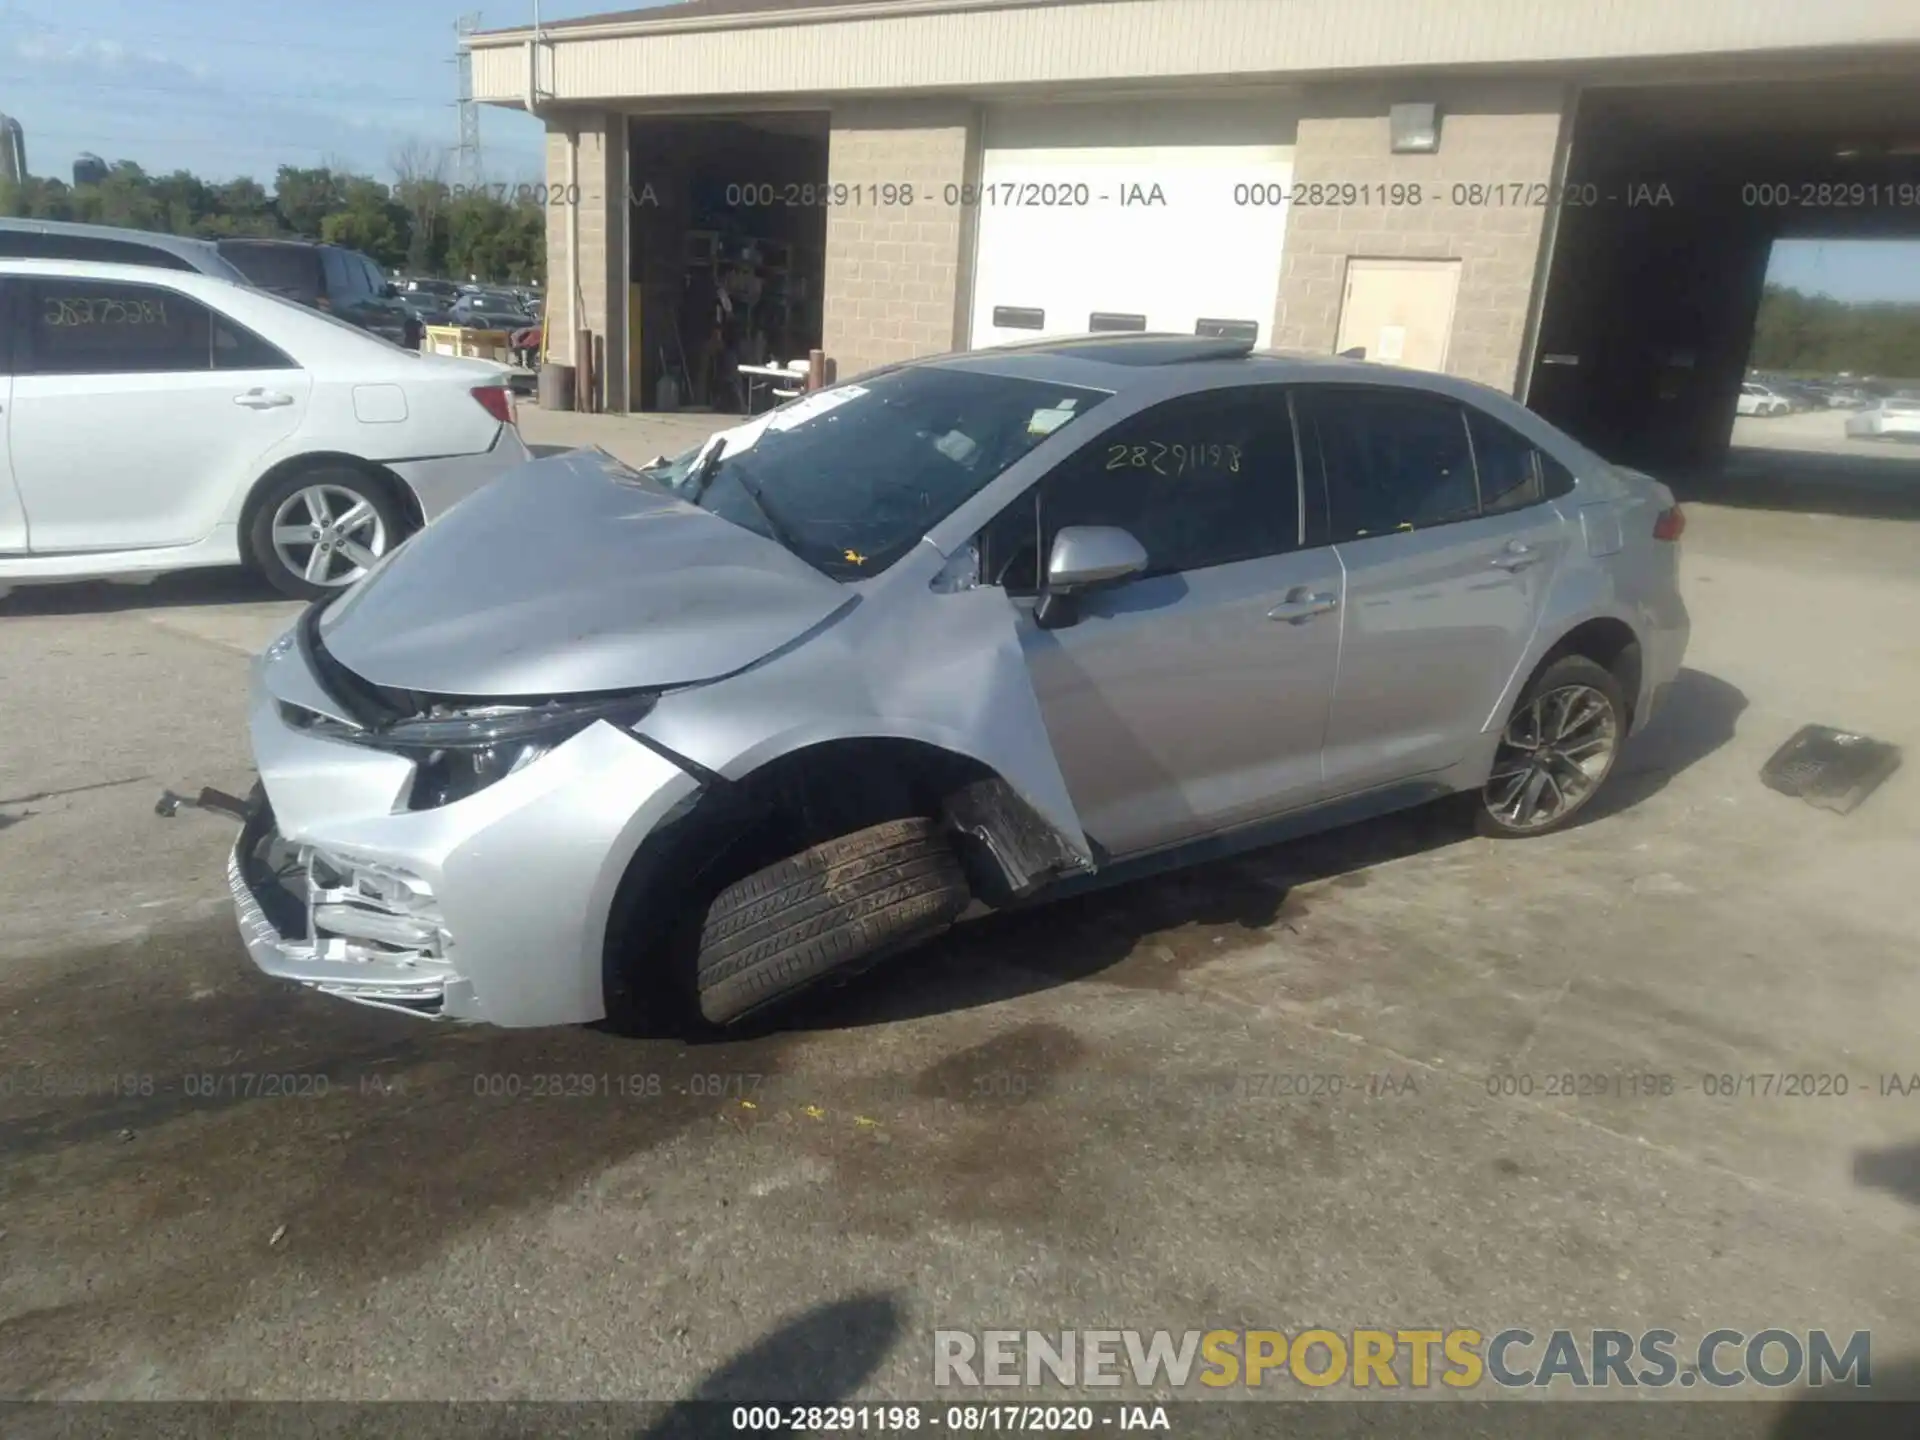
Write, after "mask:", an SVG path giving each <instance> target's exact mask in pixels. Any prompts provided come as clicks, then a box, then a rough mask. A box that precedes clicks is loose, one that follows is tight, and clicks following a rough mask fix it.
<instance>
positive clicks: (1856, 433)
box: [1847, 395, 1920, 440]
mask: <svg viewBox="0 0 1920 1440" xmlns="http://www.w3.org/2000/svg"><path fill="white" fill-rule="evenodd" d="M1847 434H1849V435H1851V436H1853V437H1854V438H1855V439H1856V440H1883V439H1885V440H1920V395H1889V396H1887V397H1885V398H1884V399H1881V400H1877V401H1875V402H1874V403H1873V404H1872V405H1870V406H1868V407H1867V408H1866V409H1864V410H1860V411H1856V412H1855V413H1854V414H1852V415H1849V416H1848V417H1847Z"/></svg>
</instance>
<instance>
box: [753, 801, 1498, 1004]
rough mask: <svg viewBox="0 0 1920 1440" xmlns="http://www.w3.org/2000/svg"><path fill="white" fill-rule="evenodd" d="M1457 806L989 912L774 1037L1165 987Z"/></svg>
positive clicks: (863, 979) (1350, 880)
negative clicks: (1036, 999)
mask: <svg viewBox="0 0 1920 1440" xmlns="http://www.w3.org/2000/svg"><path fill="white" fill-rule="evenodd" d="M1472 834H1473V830H1472V825H1471V822H1470V818H1469V817H1468V815H1467V812H1466V811H1465V810H1464V809H1462V808H1461V807H1460V806H1458V805H1449V804H1444V803H1443V804H1438V805H1427V806H1422V807H1420V808H1418V809H1414V810H1408V811H1404V812H1402V813H1400V814H1397V815H1389V816H1384V817H1382V818H1380V819H1377V820H1369V821H1365V822H1363V823H1361V824H1358V825H1351V826H1347V827H1345V828H1343V829H1339V830H1333V831H1328V832H1326V833H1324V834H1320V835H1315V836H1309V837H1306V838H1303V839H1300V840H1294V841H1289V842H1287V843H1286V844H1282V845H1274V846H1270V847H1268V848H1266V849H1262V850H1254V851H1249V852H1248V853H1246V854H1244V855H1239V856H1235V857H1233V858H1231V859H1226V860H1219V861H1213V862H1210V863H1207V864H1202V865H1196V866H1194V867H1192V868H1191V869H1187V870H1179V871H1174V872H1172V873H1169V874H1165V875H1158V876H1154V877H1152V878H1149V879H1142V880H1138V881H1135V882H1132V883H1130V884H1121V885H1115V886H1114V887H1112V888H1110V889H1104V890H1097V891H1093V892H1090V893H1087V894H1083V895H1076V896H1073V897H1070V898H1066V899H1062V900H1059V901H1055V902H1053V903H1051V904H1046V905H1039V906H1036V907H1034V908H1033V909H1031V910H1017V911H1009V912H1007V913H1005V914H1000V915H991V916H987V917H985V918H983V919H981V920H979V921H976V922H974V923H971V924H968V925H964V926H961V927H959V928H957V929H955V930H954V931H952V932H950V933H949V934H947V935H945V936H943V937H941V938H940V939H939V940H936V941H934V942H933V943H932V944H930V945H927V946H925V947H923V948H921V949H918V950H914V951H912V952H909V954H908V955H907V956H905V957H902V958H901V959H900V960H898V961H895V962H889V963H886V964H883V965H881V966H879V967H877V968H875V969H874V970H872V971H869V972H867V973H865V974H863V975H856V976H854V977H851V978H852V983H851V984H850V985H844V986H840V987H835V988H824V989H821V990H819V991H816V992H814V993H812V994H810V995H803V996H801V997H799V998H798V999H796V1000H795V1001H794V1002H793V1003H792V1004H791V1005H790V1006H788V1007H786V1008H785V1009H784V1010H782V1011H780V1012H777V1013H775V1014H774V1015H772V1016H769V1018H768V1020H767V1022H766V1023H767V1025H768V1026H769V1027H773V1028H777V1029H779V1030H786V1031H793V1030H817V1029H843V1028H854V1027H859V1026H863V1025H874V1024H885V1023H889V1022H892V1021H896V1020H903V1019H909V1018H916V1017H919V1016H925V1015H937V1014H944V1013H947V1012H950V1011H956V1010H969V1009H973V1008H976V1007H978V1006H982V1005H991V1004H994V1003H996V1002H998V1001H1001V1000H1008V999H1012V998H1014V997H1016V996H1020V995H1027V994H1032V993H1035V992H1038V991H1042V990H1049V989H1053V988H1055V987H1057V986H1061V985H1067V984H1071V983H1073V982H1074V981H1078V980H1084V979H1087V978H1089V977H1090V976H1094V975H1099V976H1100V977H1101V978H1102V980H1103V981H1105V982H1106V983H1108V984H1115V985H1121V986H1124V987H1127V988H1130V989H1138V990H1147V991H1174V990H1178V989H1179V988H1180V983H1181V976H1182V975H1183V974H1184V973H1185V972H1186V971H1188V970H1191V969H1194V968H1196V967H1198V966H1200V965H1204V964H1206V963H1208V962H1210V961H1213V960H1217V959H1220V958H1222V957H1224V956H1227V955H1230V954H1232V953H1234V952H1235V951H1237V950H1243V949H1249V948H1252V947H1255V946H1259V945H1264V944H1267V943H1268V942H1269V941H1270V940H1271V939H1272V938H1273V932H1274V931H1276V930H1284V929H1288V928H1291V927H1292V926H1293V925H1294V923H1295V922H1297V921H1299V920H1302V919H1304V918H1305V917H1306V916H1307V915H1308V914H1309V913H1310V912H1311V910H1312V908H1313V906H1314V904H1315V903H1316V901H1317V890H1315V889H1314V887H1316V886H1317V885H1319V884H1320V883H1322V882H1324V884H1325V885H1326V886H1328V887H1329V888H1337V889H1358V888H1359V887H1361V886H1363V885H1365V884H1366V883H1367V877H1366V874H1365V871H1366V870H1367V869H1369V868H1370V867H1372V866H1375V865H1380V864H1384V863H1385V862H1387V861H1389V860H1397V859H1401V858H1404V857H1405V856H1408V855H1415V854H1419V853H1422V852H1425V851H1428V850H1434V849H1438V848H1440V847H1442V846H1445V845H1450V844H1453V843H1455V842H1456V841H1460V840H1464V839H1468V838H1470V837H1471V836H1472Z"/></svg>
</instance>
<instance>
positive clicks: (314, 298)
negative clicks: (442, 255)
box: [218, 236, 423, 350]
mask: <svg viewBox="0 0 1920 1440" xmlns="http://www.w3.org/2000/svg"><path fill="white" fill-rule="evenodd" d="M218 244H219V248H220V253H221V255H222V256H224V257H225V258H226V259H228V260H230V261H232V262H233V264H234V265H235V266H237V267H238V268H239V269H240V270H242V271H243V272H245V274H246V276H247V278H248V279H249V280H251V281H252V282H253V283H254V284H255V285H258V286H259V287H260V288H261V289H263V290H270V291H272V292H273V293H274V294H275V295H280V296H284V297H285V298H286V299H288V300H292V301H293V302H295V303H296V304H299V305H308V306H311V307H313V308H314V309H316V310H324V311H326V312H327V313H328V314H330V315H336V316H338V317H339V318H340V319H342V320H344V321H346V322H347V324H349V325H357V326H358V327H359V328H360V329H362V330H366V331H370V332H371V333H373V334H375V335H378V336H380V337H381V338H382V339H384V340H391V341H393V343H394V344H396V345H404V346H405V347H406V348H407V349H409V350H418V349H419V348H420V339H421V332H422V328H423V327H422V324H421V321H420V318H419V317H418V316H417V315H415V314H414V313H413V311H412V310H410V309H409V308H408V307H406V306H405V305H402V304H401V303H400V301H399V292H398V290H396V289H395V287H394V285H393V283H392V282H391V281H389V280H388V279H387V278H386V276H384V275H382V274H381V273H380V267H379V266H378V265H376V264H374V263H373V261H371V260H369V259H368V258H367V257H366V256H365V255H362V254H361V253H360V252H359V251H358V250H349V249H347V248H345V247H344V246H341V245H328V244H325V243H323V242H320V241H314V240H267V239H256V238H253V237H251V236H247V237H234V238H230V239H223V240H220V241H219V242H218Z"/></svg>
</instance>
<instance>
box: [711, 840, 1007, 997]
mask: <svg viewBox="0 0 1920 1440" xmlns="http://www.w3.org/2000/svg"><path fill="white" fill-rule="evenodd" d="M969 898H970V896H969V893H968V890H967V882H966V877H965V875H964V874H963V873H962V872H961V869H960V862H959V859H958V857H956V856H955V854H954V852H953V847H952V846H951V845H949V844H948V843H947V840H946V837H945V836H944V835H943V834H942V833H941V832H940V828H939V826H938V825H937V824H936V823H935V822H934V821H932V820H927V819H921V818H917V817H916V818H911V819H906V820H889V821H888V822H887V823H885V824H884V825H873V826H870V827H868V828H867V829H864V830H857V831H855V832H854V833H853V834H851V835H842V836H840V837H839V838H838V839H834V840H829V841H827V842H825V843H824V844H821V845H815V846H813V847H812V848H811V849H807V850H803V851H801V852H800V853H799V854H798V855H791V856H788V857H787V858H786V859H784V860H781V861H778V862H777V863H775V864H772V865H769V866H767V867H766V868H765V869H764V870H759V871H756V872H755V873H754V874H752V875H749V876H747V877H746V878H745V879H744V880H737V881H735V882H734V883H733V884H731V885H729V886H728V887H727V888H726V889H724V890H722V891H721V892H720V894H719V895H718V896H717V897H715V899H714V902H713V904H712V905H711V906H710V907H708V910H707V915H706V920H705V923H704V924H703V925H702V926H701V930H700V946H699V951H698V954H697V957H696V959H695V966H694V969H695V974H694V986H695V990H696V993H697V996H698V1000H699V1006H700V1013H701V1015H702V1016H703V1017H704V1018H705V1019H707V1020H708V1021H709V1022H711V1023H714V1024H726V1023H728V1022H730V1021H734V1020H738V1019H740V1018H742V1017H743V1016H745V1015H747V1014H749V1013H750V1012H752V1011H755V1010H758V1009H761V1008H762V1007H763V1006H766V1005H768V1004H770V1003H772V1002H773V1001H776V1000H779V999H783V998H785V997H787V996H790V995H792V994H794V993H795V992H796V991H799V990H802V989H805V988H806V987H808V986H810V985H813V984H815V983H817V982H818V981H820V980H822V979H824V978H826V977H827V976H829V975H838V976H840V977H841V978H846V977H847V976H850V975H852V974H855V973H858V971H859V969H861V968H864V966H866V965H870V964H872V963H873V962H875V961H876V960H879V959H881V958H882V957H884V956H886V955H889V954H892V953H893V952H895V951H897V950H901V949H904V948H905V947H907V946H909V945H913V944H917V943H919V942H920V941H922V940H927V939H930V938H932V937H933V936H934V935H937V934H939V933H940V932H941V931H942V930H945V929H946V928H947V927H948V926H949V925H951V924H952V923H953V922H954V920H955V919H957V918H958V917H959V914H960V912H961V911H962V910H964V909H966V907H967V904H968V901H969Z"/></svg>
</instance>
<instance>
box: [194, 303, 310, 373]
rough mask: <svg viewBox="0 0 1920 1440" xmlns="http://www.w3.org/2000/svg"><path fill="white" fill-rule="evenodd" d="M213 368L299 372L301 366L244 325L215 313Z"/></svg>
mask: <svg viewBox="0 0 1920 1440" xmlns="http://www.w3.org/2000/svg"><path fill="white" fill-rule="evenodd" d="M213 368H214V369H216V370H298V369H299V368H300V366H299V365H298V364H297V363H296V362H295V361H294V359H293V357H292V356H290V355H288V354H287V353H286V352H285V351H284V350H282V349H280V348H279V347H278V346H277V345H273V344H270V343H268V342H267V341H265V340H262V339H261V338H260V337H259V336H258V335H256V334H254V333H253V331H251V330H249V329H247V328H246V327H245V326H244V325H238V324H236V323H234V322H233V321H231V320H229V319H228V318H227V317H226V316H224V315H221V314H219V313H217V312H216V313H214V315H213Z"/></svg>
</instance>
